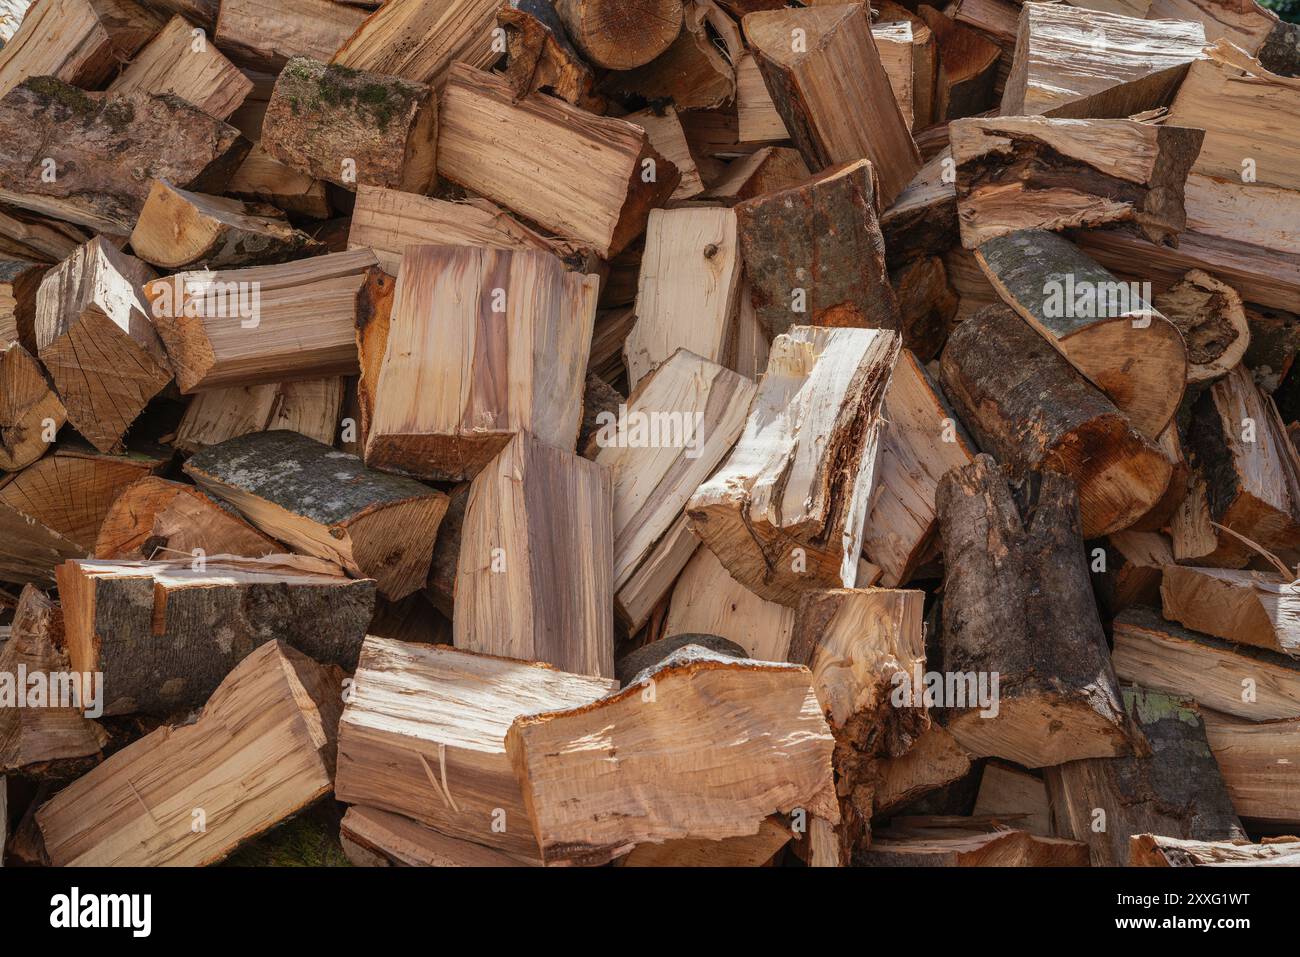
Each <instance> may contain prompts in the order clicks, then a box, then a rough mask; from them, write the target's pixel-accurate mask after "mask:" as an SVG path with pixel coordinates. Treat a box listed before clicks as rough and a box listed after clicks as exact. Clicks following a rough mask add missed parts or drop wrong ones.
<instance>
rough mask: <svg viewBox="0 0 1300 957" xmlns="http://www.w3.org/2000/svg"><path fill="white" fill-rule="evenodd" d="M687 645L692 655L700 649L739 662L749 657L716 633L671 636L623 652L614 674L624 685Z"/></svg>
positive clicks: (705, 652)
mask: <svg viewBox="0 0 1300 957" xmlns="http://www.w3.org/2000/svg"><path fill="white" fill-rule="evenodd" d="M686 647H690V648H692V649H693V651H692V654H694V653H695V652H700V653H702V654H711V655H716V656H721V657H723V658H734V659H736V660H738V661H744V660H746V659H747V658H749V655H748V654H746V652H745V649H744V648H742V647H740V645H738V644H736V643H735V642H734V641H728V640H727V639H726V638H722V637H720V636H718V635H692V634H686V635H672V636H671V637H668V638H660V639H658V640H657V641H651V642H649V643H648V644H644V645H641V646H639V647H637V648H634V649H633V650H632V651H629V652H628V653H627V654H625V655H623V656H622V657H621V658H619V659H618V664H617V665H616V666H615V669H614V677H615V678H617V679H618V681H619V683H620V684H622V685H624V686H626V685H628V684H630V683H632V682H633V681H634V680H636V678H637V676H638V675H640V674H641V672H643V671H647V670H650V671H653V670H654V669H655V668H657V667H659V665H660V664H662V663H663V662H664V661H665V660H666V659H667V658H668V657H669V656H670V655H672V654H674V653H675V652H677V651H680V650H681V649H683V648H686Z"/></svg>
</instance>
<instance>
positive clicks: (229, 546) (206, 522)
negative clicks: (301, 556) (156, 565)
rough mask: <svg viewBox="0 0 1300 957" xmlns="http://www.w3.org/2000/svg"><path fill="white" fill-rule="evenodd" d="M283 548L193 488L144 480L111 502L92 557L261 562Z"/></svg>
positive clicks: (96, 539) (125, 559)
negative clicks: (216, 557) (226, 557)
mask: <svg viewBox="0 0 1300 957" xmlns="http://www.w3.org/2000/svg"><path fill="white" fill-rule="evenodd" d="M280 551H283V549H282V548H281V547H280V546H279V545H278V544H277V543H276V542H274V541H272V540H271V539H269V538H267V537H266V536H265V535H263V534H262V533H261V532H259V531H258V530H257V529H255V528H253V526H252V525H249V524H248V523H247V522H245V521H244V520H243V519H241V518H240V517H239V516H238V515H236V514H234V513H233V511H231V510H229V509H226V508H223V507H222V506H220V505H218V504H217V503H216V502H215V501H213V500H212V499H210V498H209V497H208V496H206V495H204V494H203V493H202V492H200V491H199V490H198V489H197V488H195V487H194V486H192V485H183V484H181V483H180V482H170V481H168V480H167V479H163V478H159V477H157V476H155V475H148V476H145V477H144V478H142V479H140V480H139V481H136V482H132V483H131V484H130V485H128V486H126V488H124V489H122V491H121V493H120V494H119V495H118V496H117V498H116V499H114V500H113V504H112V505H110V506H109V508H108V511H107V512H106V513H105V515H104V520H103V522H101V523H100V526H99V534H98V536H97V537H96V538H95V549H94V556H95V557H96V558H99V559H110V560H120V561H130V562H134V561H151V560H153V559H158V558H162V559H167V558H171V559H175V558H176V556H177V555H191V556H193V557H195V558H201V557H203V556H208V555H236V556H240V557H243V558H262V557H264V556H266V555H273V554H275V553H276V552H280Z"/></svg>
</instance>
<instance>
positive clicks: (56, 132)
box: [0, 76, 249, 236]
mask: <svg viewBox="0 0 1300 957" xmlns="http://www.w3.org/2000/svg"><path fill="white" fill-rule="evenodd" d="M0 128H2V129H4V130H5V132H6V135H5V136H4V138H3V140H2V141H0V201H3V202H5V203H9V204H11V205H14V206H18V207H20V208H22V209H29V210H33V211H34V212H37V213H41V214H43V215H47V216H54V217H56V218H58V219H64V220H67V221H68V222H71V223H77V224H79V225H82V226H89V227H91V228H92V229H94V230H96V231H97V232H103V233H109V234H112V235H119V236H125V235H127V234H128V233H130V232H131V229H132V227H133V226H134V225H135V220H136V217H137V216H139V215H140V210H141V209H142V208H143V207H144V203H145V199H146V198H147V197H148V195H149V187H150V184H151V182H152V180H155V179H165V180H167V181H168V182H169V183H174V184H175V185H177V186H180V187H182V188H183V189H194V190H198V191H200V192H207V193H220V192H221V191H222V190H223V189H224V188H225V186H226V183H227V182H228V181H229V179H230V176H231V174H232V173H234V171H235V169H236V168H237V167H238V166H239V164H240V163H241V162H242V161H243V159H244V156H245V154H247V152H248V148H249V143H248V141H247V140H245V139H244V138H243V137H242V136H241V135H240V134H239V131H238V130H237V129H235V128H234V127H233V126H230V125H228V124H226V123H223V122H222V121H221V120H218V119H217V118H216V117H212V116H208V114H206V113H204V112H203V111H202V110H200V109H199V108H198V107H196V106H192V105H191V104H189V103H186V102H185V101H184V100H182V99H180V98H178V97H176V96H175V95H173V94H167V95H166V96H154V95H152V94H149V93H144V92H129V93H102V94H98V93H83V92H82V91H81V90H79V89H77V88H76V87H74V86H69V85H68V84H66V83H61V82H60V81H58V80H56V79H54V78H52V77H48V76H45V77H41V76H38V77H32V78H31V79H27V80H24V81H23V82H22V83H21V84H19V85H18V86H17V87H15V88H14V89H13V90H12V91H10V92H9V93H8V94H7V95H6V96H5V97H4V98H3V99H0ZM51 171H52V172H54V174H55V175H53V176H51V175H49V173H50V172H51Z"/></svg>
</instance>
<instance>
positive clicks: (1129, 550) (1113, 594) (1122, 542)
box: [1090, 529, 1174, 615]
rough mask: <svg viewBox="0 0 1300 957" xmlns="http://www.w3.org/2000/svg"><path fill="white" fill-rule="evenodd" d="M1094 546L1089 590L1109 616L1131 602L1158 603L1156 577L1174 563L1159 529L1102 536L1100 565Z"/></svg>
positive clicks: (1134, 603) (1157, 580) (1141, 603)
mask: <svg viewBox="0 0 1300 957" xmlns="http://www.w3.org/2000/svg"><path fill="white" fill-rule="evenodd" d="M1098 557H1099V556H1098V555H1097V551H1096V549H1093V551H1092V554H1091V561H1090V564H1091V566H1092V571H1093V579H1092V584H1093V590H1094V591H1095V592H1096V594H1097V603H1098V604H1099V605H1100V606H1101V607H1102V608H1103V609H1105V610H1106V611H1107V612H1108V613H1109V614H1111V615H1117V614H1119V613H1120V612H1122V611H1123V610H1124V609H1126V608H1129V607H1131V606H1133V605H1151V606H1153V607H1159V605H1160V576H1161V574H1162V573H1163V571H1164V567H1165V566H1166V565H1172V564H1173V563H1174V550H1173V546H1172V544H1171V542H1170V540H1169V539H1168V538H1166V537H1165V536H1164V535H1162V534H1160V533H1159V532H1139V531H1134V530H1132V529H1130V530H1129V531H1124V532H1115V533H1114V534H1112V535H1110V536H1108V537H1107V538H1106V544H1105V550H1104V554H1103V555H1102V556H1100V557H1101V559H1102V568H1101V569H1098V568H1097V558H1098Z"/></svg>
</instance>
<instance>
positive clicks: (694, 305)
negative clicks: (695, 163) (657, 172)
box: [623, 208, 741, 389]
mask: <svg viewBox="0 0 1300 957" xmlns="http://www.w3.org/2000/svg"><path fill="white" fill-rule="evenodd" d="M740 273H741V262H740V250H739V248H738V246H737V243H736V214H735V213H734V212H732V211H731V210H729V209H717V208H696V209H673V210H667V211H664V210H658V209H656V210H653V211H652V212H651V213H650V221H649V224H648V225H647V227H646V238H645V253H644V254H643V255H642V257H641V274H640V277H639V278H638V280H637V294H636V324H635V325H634V326H633V327H632V331H631V332H630V333H628V337H627V339H626V340H625V341H624V343H623V356H624V359H625V360H626V363H627V370H628V373H627V374H628V384H629V385H630V386H631V388H633V389H635V388H636V387H637V384H638V383H640V382H641V380H642V379H643V378H644V377H645V376H646V375H647V374H648V373H649V372H650V371H651V370H652V369H654V368H655V366H657V365H659V364H660V363H662V362H664V361H666V360H667V359H668V358H669V357H670V356H671V355H673V353H674V352H676V351H677V350H678V349H679V348H680V349H688V350H690V351H691V352H693V353H695V354H696V355H698V356H702V357H703V358H705V359H708V360H709V361H710V362H718V363H725V362H726V361H727V359H728V356H727V354H726V353H727V349H728V347H729V346H731V345H732V340H733V335H734V323H735V318H736V299H737V293H738V291H739V288H740Z"/></svg>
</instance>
